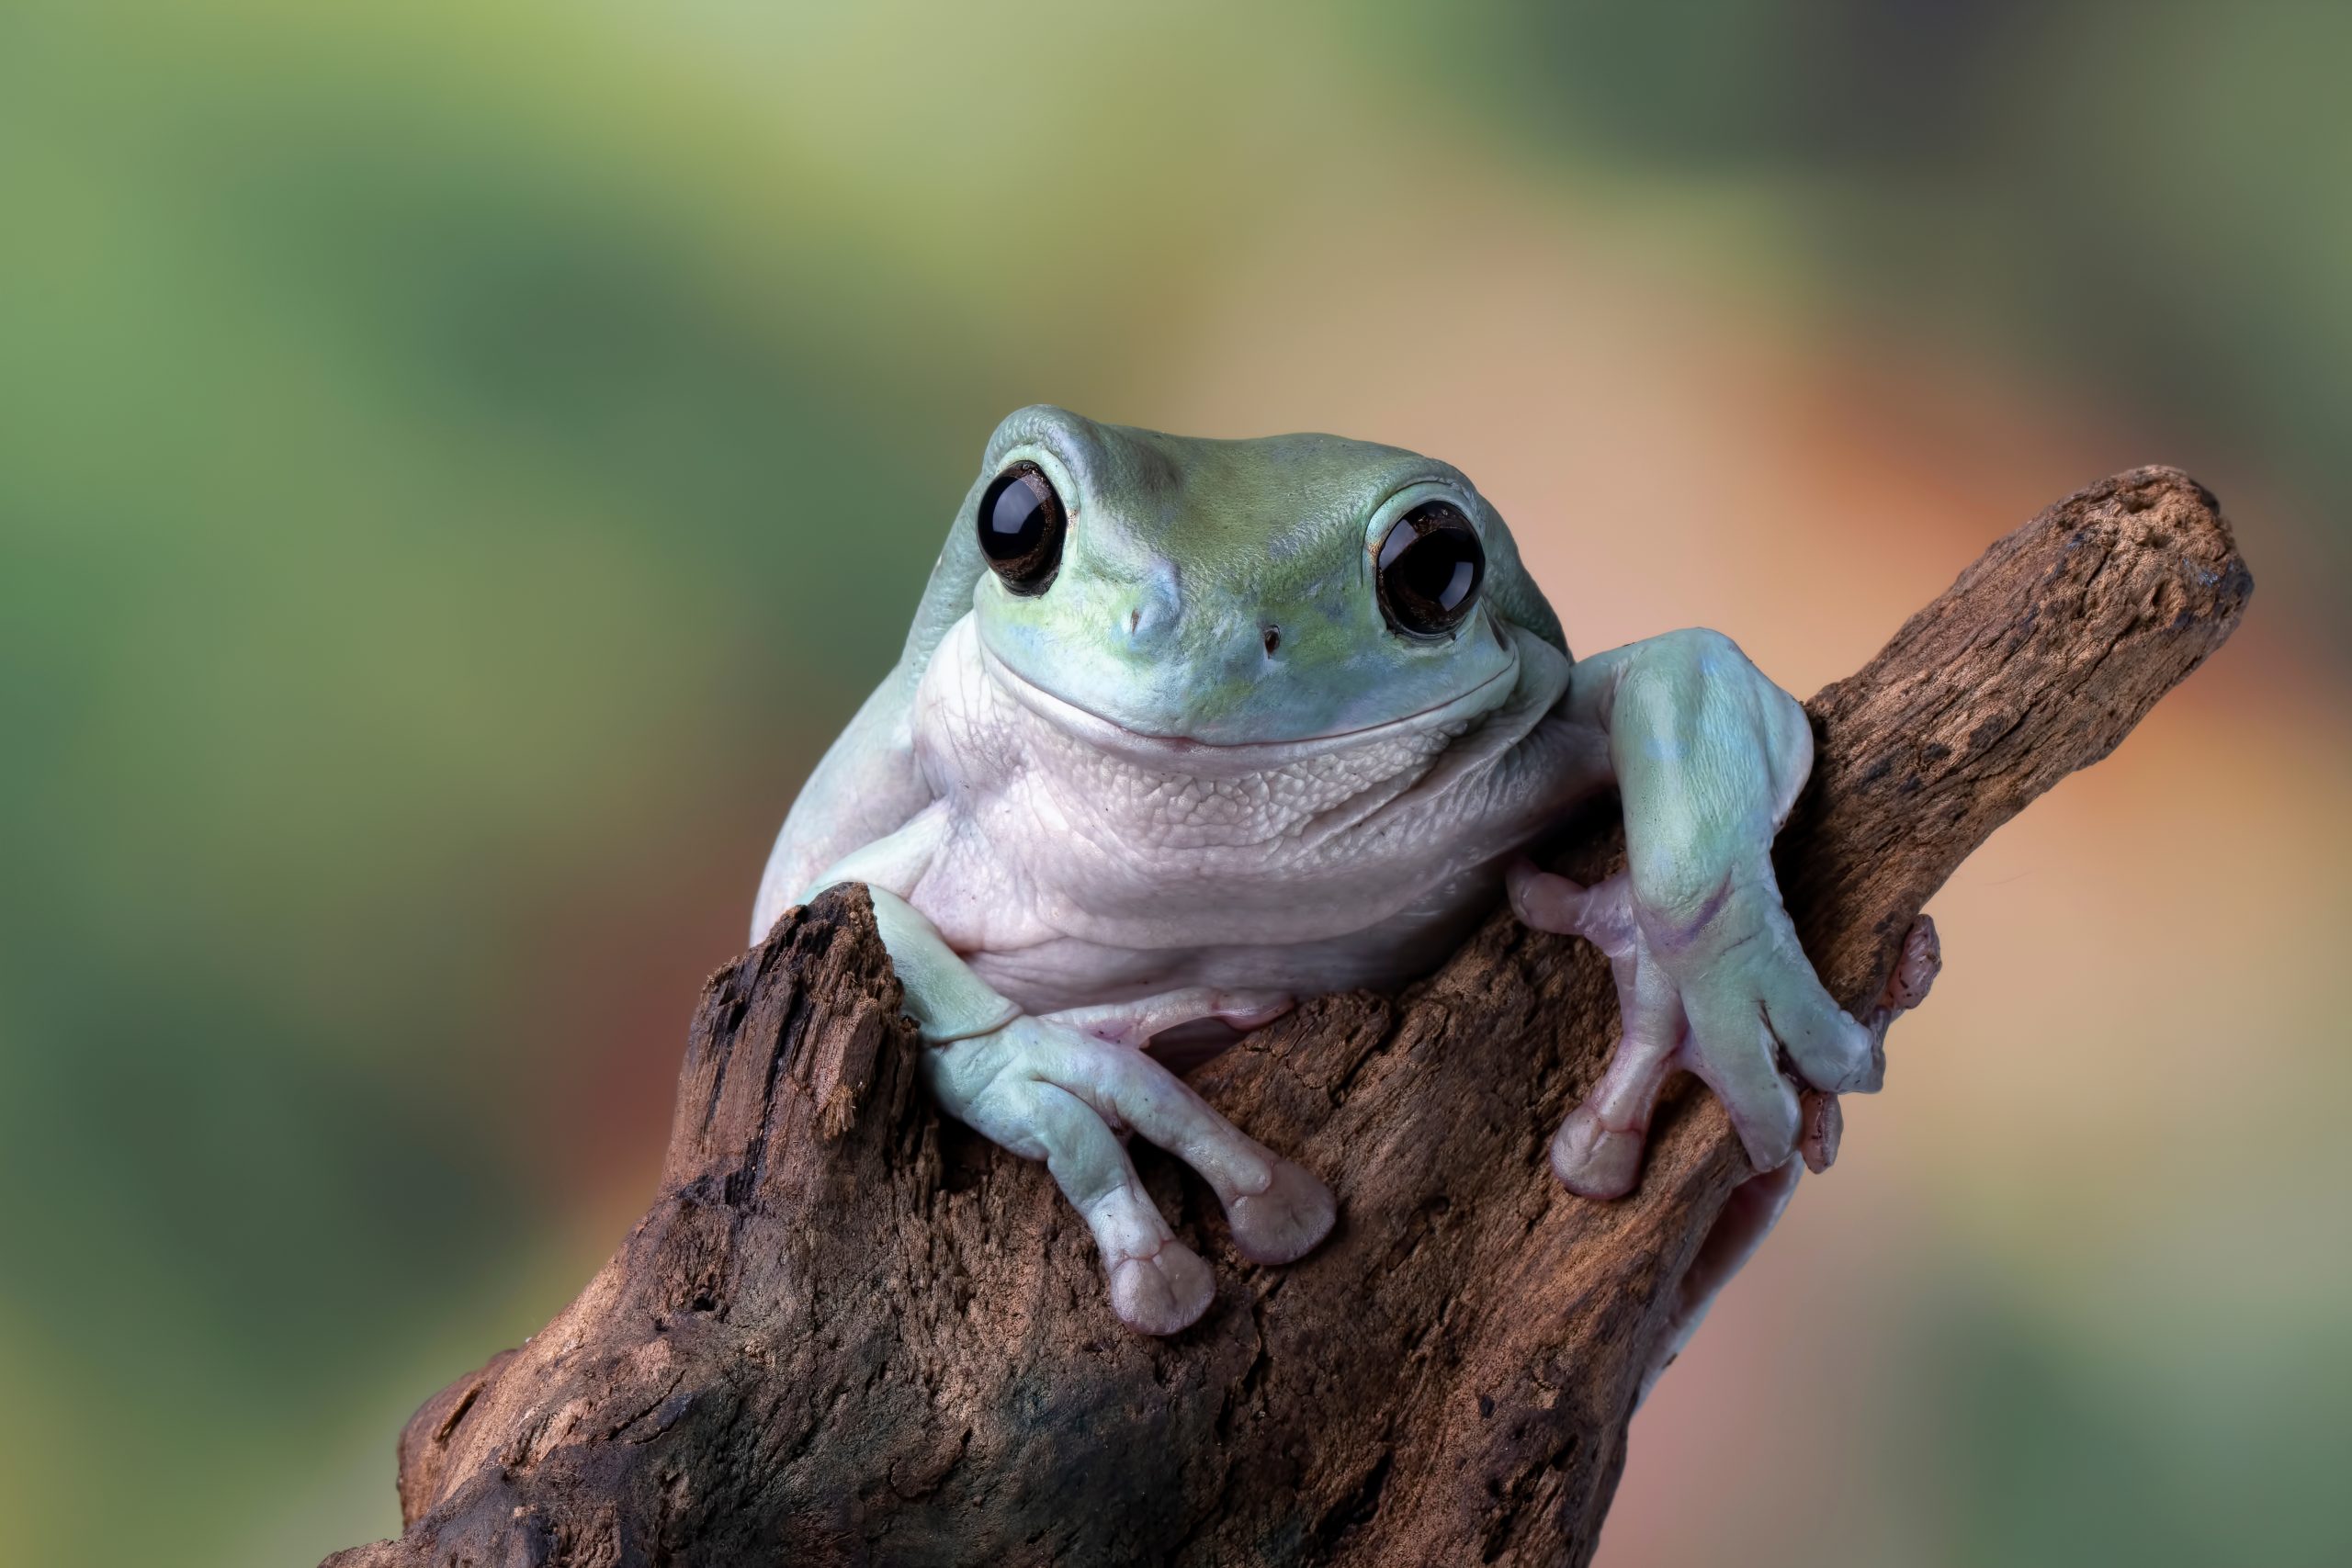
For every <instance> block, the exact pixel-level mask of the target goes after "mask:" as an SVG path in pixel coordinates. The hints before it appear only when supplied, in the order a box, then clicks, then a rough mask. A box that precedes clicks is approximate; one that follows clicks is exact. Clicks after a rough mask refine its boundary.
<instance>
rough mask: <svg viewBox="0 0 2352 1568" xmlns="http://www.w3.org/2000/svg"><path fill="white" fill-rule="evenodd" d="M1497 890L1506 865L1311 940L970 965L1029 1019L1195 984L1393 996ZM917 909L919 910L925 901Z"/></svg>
mask: <svg viewBox="0 0 2352 1568" xmlns="http://www.w3.org/2000/svg"><path fill="white" fill-rule="evenodd" d="M1500 886H1501V875H1500V870H1499V866H1493V867H1484V868H1481V869H1480V870H1479V871H1478V872H1476V873H1475V874H1469V875H1465V876H1462V877H1459V878H1457V879H1455V880H1454V882H1453V885H1452V886H1449V887H1448V888H1447V889H1446V890H1445V892H1444V894H1443V895H1442V896H1441V897H1436V898H1433V899H1429V900H1424V901H1422V902H1421V903H1420V904H1419V906H1418V907H1416V908H1410V909H1407V910H1404V911H1402V912H1400V913H1398V914H1396V915H1393V916H1391V917H1389V918H1387V919H1383V920H1380V921H1378V922H1376V923H1374V924H1372V925H1369V926H1367V927H1365V928H1364V929H1363V930H1361V931H1351V932H1347V933H1345V934H1343V935H1340V936H1331V937H1323V938H1320V939H1317V940H1315V941H1311V942H1233V943H1221V942H1206V941H1203V942H1171V943H1170V944H1169V945H1165V946H1151V947H1134V946H1119V945H1113V944H1110V943H1105V942H1093V941H1089V940H1086V939H1085V938H1082V937H1074V936H1065V935H1046V936H1042V937H1040V938H1039V939H1038V940H1035V941H1033V942H1023V943H1021V944H1019V945H1015V946H1008V947H1005V948H1002V949H990V948H986V947H983V948H978V949H976V950H973V951H969V952H967V953H964V957H965V959H966V961H967V962H968V963H969V964H971V965H972V968H973V970H974V972H975V973H977V974H978V975H979V976H980V977H981V978H982V979H984V980H986V981H987V982H988V983H989V985H991V986H993V987H996V988H997V989H998V990H999V991H1001V992H1002V993H1004V995H1005V996H1006V997H1008V998H1011V999H1012V1001H1013V1002H1015V1003H1016V1004H1018V1005H1019V1006H1020V1007H1021V1009H1022V1010H1023V1011H1025V1012H1032V1013H1042V1012H1054V1011H1058V1010H1061V1009H1064V1008H1073V1007H1091V1006H1096V1005H1100V1004H1103V1003H1107V1002H1122V1001H1132V1000H1134V999H1136V998H1141V997H1149V996H1156V995H1158V994H1159V993H1160V992H1163V991H1172V990H1180V989H1182V988H1184V987H1191V986H1214V987H1219V988H1222V989H1228V990H1274V991H1284V992H1288V993H1289V994H1290V995H1292V996H1295V997H1302V998H1304V997H1313V996H1321V995H1323V994H1324V993H1326V992H1329V991H1348V990H1356V989H1362V988H1370V989H1374V990H1389V989H1393V988H1395V987H1397V986H1400V985H1403V984H1404V983H1405V982H1407V981H1408V980H1412V979H1415V978H1418V977H1419V976H1422V975H1425V974H1427V973H1429V971H1430V970H1431V969H1433V968H1435V967H1436V966H1437V965H1438V964H1439V963H1441V962H1442V960H1443V959H1444V958H1445V956H1446V954H1447V953H1451V952H1453V949H1454V947H1455V946H1457V945H1458V944H1459V943H1460V942H1461V941H1462V939H1463V937H1464V935H1466V934H1467V933H1468V931H1469V930H1470V928H1471V927H1472V926H1473V925H1475V924H1476V922H1477V920H1478V919H1479V917H1480V916H1481V915H1483V914H1484V913H1485V912H1486V910H1487V909H1488V908H1492V907H1493V905H1494V903H1495V902H1496V900H1497V898H1498V897H1499V893H1500ZM916 907H917V908H922V900H921V898H920V897H918V898H917V900H916ZM926 912H928V911H926ZM1184 923H1185V924H1186V925H1191V924H1193V922H1189V921H1188V922H1184ZM1214 924H1215V922H1214V920H1213V919H1204V921H1203V922H1201V928H1202V929H1206V930H1213V929H1214Z"/></svg>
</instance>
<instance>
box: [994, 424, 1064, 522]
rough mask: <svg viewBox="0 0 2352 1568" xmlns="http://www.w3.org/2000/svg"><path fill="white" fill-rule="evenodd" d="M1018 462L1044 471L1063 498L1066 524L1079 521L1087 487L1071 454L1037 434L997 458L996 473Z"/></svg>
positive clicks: (1006, 449)
mask: <svg viewBox="0 0 2352 1568" xmlns="http://www.w3.org/2000/svg"><path fill="white" fill-rule="evenodd" d="M1015 463H1035V464H1036V465H1037V467H1038V468H1042V469H1044V470H1045V473H1046V479H1048V480H1049V481H1051V483H1052V484H1053V487H1054V493H1055V494H1056V495H1057V496H1059V497H1060V498H1061V503H1062V520H1063V522H1064V523H1065V524H1070V523H1075V522H1077V521H1078V514H1079V512H1080V508H1081V506H1082V505H1083V503H1084V501H1085V498H1086V487H1085V486H1084V485H1082V484H1080V482H1079V478H1078V468H1077V465H1075V464H1073V463H1072V462H1071V461H1070V460H1069V458H1068V457H1063V456H1062V454H1061V453H1060V452H1059V451H1057V450H1056V449H1055V448H1054V447H1052V446H1047V445H1046V443H1045V442H1043V441H1039V440H1036V439H1035V438H1034V437H1031V438H1026V439H1023V440H1020V441H1016V442H1014V443H1013V444H1012V446H1008V447H1006V448H1005V450H1004V453H1003V455H1002V456H1001V457H998V458H997V460H996V472H997V473H1000V474H1001V473H1002V472H1004V471H1005V470H1006V469H1007V468H1011V467H1012V465H1013V464H1015Z"/></svg>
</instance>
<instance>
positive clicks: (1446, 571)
mask: <svg viewBox="0 0 2352 1568" xmlns="http://www.w3.org/2000/svg"><path fill="white" fill-rule="evenodd" d="M1374 569H1375V570H1374V578H1375V580H1376V581H1377V582H1378V583H1379V587H1380V609H1381V613H1382V614H1383V615H1386V616H1387V617H1388V624H1389V625H1390V626H1395V627H1396V628H1397V630H1398V631H1400V632H1406V633H1409V634H1411V635H1412V636H1415V637H1435V636H1437V635H1438V634H1440V633H1442V632H1450V631H1452V630H1453V628H1454V627H1456V626H1460V625H1461V624H1462V623H1463V622H1464V620H1466V619H1468V618H1469V615H1470V612H1471V610H1472V609H1474V608H1475V607H1476V605H1477V603H1478V584H1479V581H1481V580H1482V579H1484V578H1485V576H1486V575H1487V551H1486V548H1485V547H1484V546H1482V545H1480V544H1479V543H1478V531H1477V530H1476V529H1475V528H1473V527H1471V526H1470V519H1468V518H1467V517H1464V516H1463V515H1462V511H1461V509H1460V508H1459V507H1457V506H1455V505H1454V504H1453V502H1450V501H1431V502H1423V503H1422V504H1421V505H1419V506H1416V507H1415V508H1413V510H1412V511H1410V512H1408V513H1405V515H1404V516H1402V517H1399V518H1398V519H1397V521H1396V523H1395V524H1394V525H1391V526H1390V528H1389V530H1388V533H1387V535H1386V536H1385V537H1383V538H1382V539H1381V541H1380V552H1379V554H1378V555H1377V556H1375V557H1374Z"/></svg>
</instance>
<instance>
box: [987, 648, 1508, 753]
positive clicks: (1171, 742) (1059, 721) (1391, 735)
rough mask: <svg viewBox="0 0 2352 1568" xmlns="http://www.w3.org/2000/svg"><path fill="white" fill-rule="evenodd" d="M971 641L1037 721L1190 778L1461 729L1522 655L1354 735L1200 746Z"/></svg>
mask: <svg viewBox="0 0 2352 1568" xmlns="http://www.w3.org/2000/svg"><path fill="white" fill-rule="evenodd" d="M974 641H975V642H976V643H977V644H978V648H979V651H980V663H981V667H982V668H983V669H985V670H986V671H988V674H989V679H990V680H992V681H994V682H996V683H997V684H998V685H999V686H1000V687H1001V688H1002V689H1003V690H1004V691H1005V692H1006V693H1008V694H1011V696H1012V699H1013V700H1014V701H1015V702H1018V703H1019V704H1020V705H1022V706H1023V707H1025V708H1027V709H1028V710H1029V711H1030V712H1032V713H1034V714H1035V715H1037V716H1038V717H1040V718H1043V719H1045V720H1046V722H1047V723H1049V724H1051V725H1053V726H1054V727H1055V728H1057V729H1060V730H1062V731H1063V732H1064V733H1066V734H1069V735H1070V736H1073V737H1075V738H1076V739H1080V740H1081V741H1084V742H1085V743H1086V744H1087V745H1088V746H1090V747H1091V748H1093V749H1094V750H1098V751H1101V752H1103V753H1105V754H1107V755H1110V756H1114V757H1118V758H1121V759H1124V760H1125V761H1129V762H1133V763H1135V764H1136V765H1137V766H1139V767H1145V768H1150V769H1154V770H1156V771H1158V772H1161V773H1174V774H1181V775H1183V776H1185V777H1189V778H1216V777H1232V776H1236V775H1239V774H1245V773H1270V772H1272V770H1274V769H1276V768H1283V767H1287V766H1289V765H1291V764H1292V763H1295V762H1299V761H1305V760H1306V759H1307V758H1310V757H1320V756H1327V755H1329V753H1331V752H1334V751H1345V750H1353V749H1354V748H1356V747H1359V746H1366V745H1370V744H1373V743H1374V742H1376V741H1381V740H1391V739H1399V738H1402V737H1405V736H1408V735H1416V734H1419V733H1420V732H1422V731H1424V730H1430V729H1442V728H1446V727H1448V726H1452V725H1461V724H1464V723H1467V722H1468V721H1469V720H1471V719H1473V718H1476V716H1478V715H1479V714H1481V713H1484V712H1486V711H1487V709H1489V708H1492V707H1494V706H1496V705H1498V704H1500V703H1502V702H1503V701H1504V700H1505V699H1506V698H1508V697H1509V696H1510V693H1511V688H1512V685H1513V683H1514V682H1515V679H1516V677H1517V676H1518V674H1519V668H1520V658H1519V650H1518V649H1516V648H1512V649H1510V654H1511V657H1510V660H1507V661H1506V662H1505V663H1504V664H1502V665H1501V666H1500V667H1499V668H1498V669H1497V670H1496V671H1494V673H1492V674H1490V675H1488V676H1487V677H1486V678H1485V679H1484V680H1482V681H1480V682H1477V684H1476V685H1474V686H1472V687H1470V688H1469V689H1468V690H1466V691H1464V692H1462V693H1460V694H1456V695H1454V696H1452V697H1449V698H1447V699H1446V700H1445V701H1444V702H1442V703H1439V704H1436V705H1433V706H1430V707H1426V708H1422V709H1420V710H1419V711H1418V712H1415V713H1408V714H1405V715H1402V716H1398V717H1396V718H1390V719H1383V720H1381V721H1380V722H1379V723H1376V724H1368V725H1363V726H1360V727H1358V728H1353V729H1340V730H1332V731H1330V732H1329V733H1327V734H1323V735H1309V736H1305V737H1302V738H1299V739H1283V740H1200V739H1193V737H1191V736H1185V735H1152V734H1148V733H1146V732H1144V731H1142V730H1138V729H1131V728H1128V727H1127V726H1125V725H1124V724H1121V723H1120V722H1119V721H1118V720H1117V719H1114V718H1111V717H1108V716H1105V715H1103V714H1099V713H1096V712H1094V711H1093V710H1092V709H1091V708H1084V707H1080V706H1079V705H1078V704H1076V703H1074V702H1071V701H1070V700H1069V698H1068V697H1064V696H1061V695H1058V694H1056V693H1053V692H1049V691H1047V690H1046V688H1045V687H1043V686H1041V685H1039V684H1038V683H1037V682H1035V681H1032V680H1030V679H1029V678H1028V677H1027V676H1025V675H1023V674H1022V673H1021V672H1020V671H1017V670H1015V669H1013V668H1012V666H1011V665H1010V664H1007V663H1006V662H1005V661H1004V660H1001V659H1000V658H998V657H997V656H996V653H995V652H994V650H992V649H989V646H988V643H987V640H986V639H985V638H975V639H974Z"/></svg>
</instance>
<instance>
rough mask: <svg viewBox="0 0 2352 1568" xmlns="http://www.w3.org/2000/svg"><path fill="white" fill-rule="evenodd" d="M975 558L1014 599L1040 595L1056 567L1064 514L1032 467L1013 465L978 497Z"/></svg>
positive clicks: (1047, 483) (1065, 521) (1042, 476)
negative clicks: (986, 560)
mask: <svg viewBox="0 0 2352 1568" xmlns="http://www.w3.org/2000/svg"><path fill="white" fill-rule="evenodd" d="M979 525H980V553H981V554H982V555H984V556H986V557H988V558H989V570H991V571H993V572H995V573H996V574H997V576H998V577H999V578H1001V580H1002V581H1003V582H1004V585H1005V586H1006V587H1007V588H1010V589H1011V590H1012V592H1015V593H1022V594H1033V593H1043V592H1045V591H1046V589H1048V588H1050V587H1052V586H1053V581H1054V572H1055V570H1056V569H1057V568H1058V567H1060V565H1061V564H1062V536H1063V535H1064V534H1065V533H1067V532H1068V531H1069V513H1068V512H1066V511H1065V510H1064V509H1063V507H1062V498H1061V497H1060V496H1058V495H1057V494H1055V493H1054V486H1053V481H1052V480H1050V479H1047V478H1046V471H1045V470H1044V469H1043V468H1039V467H1037V465H1036V464H1035V463H1015V464H1013V465H1012V467H1011V468H1007V469H1005V470H1004V472H1002V473H1001V474H999V475H998V476H997V477H996V478H995V479H994V480H992V481H991V482H990V483H989V488H988V489H987V490H985V491H981V492H980V516H979Z"/></svg>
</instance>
